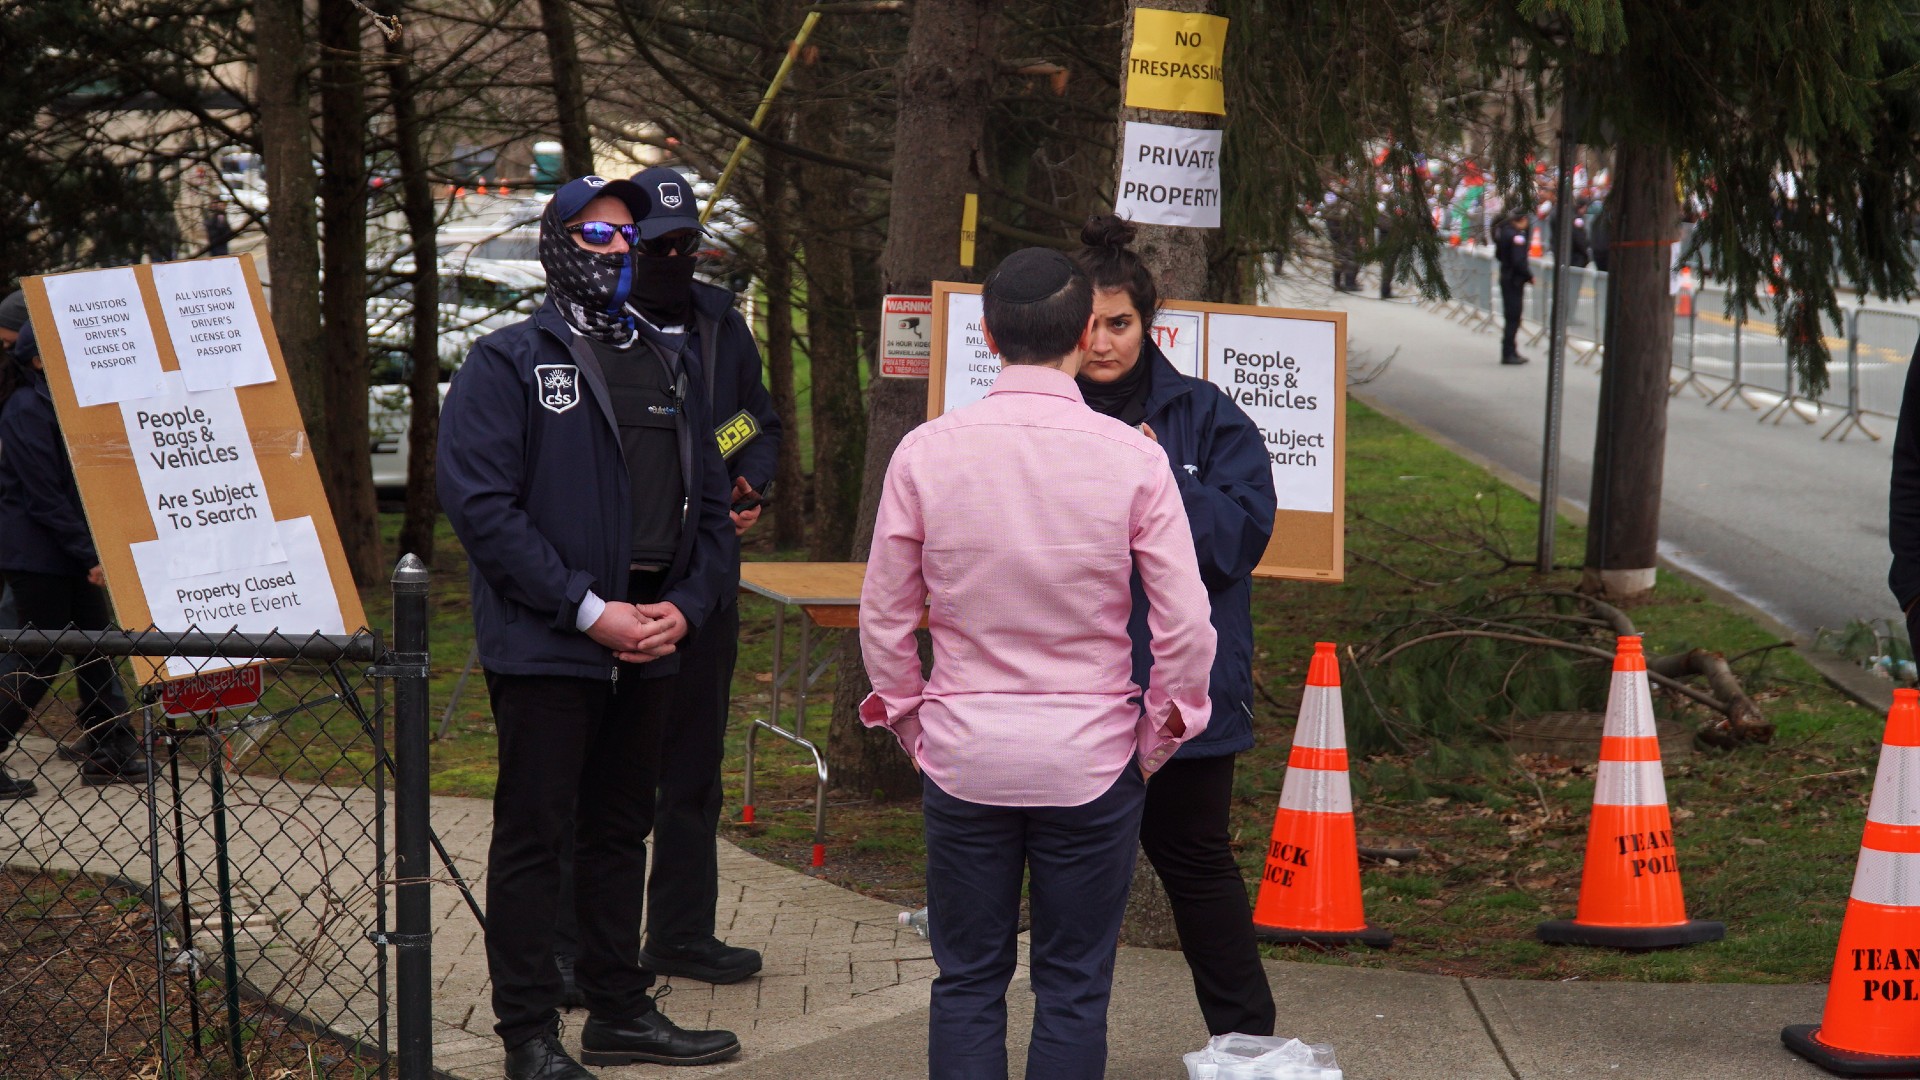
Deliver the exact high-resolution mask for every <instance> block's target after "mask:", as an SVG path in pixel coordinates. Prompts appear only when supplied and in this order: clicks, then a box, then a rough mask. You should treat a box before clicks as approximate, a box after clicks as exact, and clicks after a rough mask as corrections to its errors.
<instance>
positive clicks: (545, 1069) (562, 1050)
mask: <svg viewBox="0 0 1920 1080" xmlns="http://www.w3.org/2000/svg"><path fill="white" fill-rule="evenodd" d="M507 1080H594V1076H593V1074H592V1073H590V1072H588V1071H587V1070H586V1069H584V1068H582V1067H581V1066H580V1063H579V1062H577V1061H575V1060H573V1058H571V1057H569V1056H568V1055H567V1050H566V1047H564V1046H561V1045H560V1039H559V1037H558V1036H555V1035H551V1034H549V1035H541V1036H538V1037H536V1038H533V1039H529V1040H527V1041H526V1042H523V1043H521V1044H520V1045H519V1046H510V1047H508V1048H507Z"/></svg>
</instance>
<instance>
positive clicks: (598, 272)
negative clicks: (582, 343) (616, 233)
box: [540, 212, 634, 345]
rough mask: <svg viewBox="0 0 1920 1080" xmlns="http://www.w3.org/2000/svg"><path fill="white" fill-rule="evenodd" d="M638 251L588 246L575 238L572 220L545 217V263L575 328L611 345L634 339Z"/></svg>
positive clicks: (556, 296)
mask: <svg viewBox="0 0 1920 1080" xmlns="http://www.w3.org/2000/svg"><path fill="white" fill-rule="evenodd" d="M633 263H634V256H633V253H632V252H630V251H629V252H620V253H613V252H597V251H588V250H587V249H585V248H583V247H581V246H580V245H578V244H576V243H574V242H573V237H572V236H571V235H569V234H568V233H567V231H566V223H565V222H562V221H559V220H557V219H556V217H555V215H554V214H553V213H551V212H549V213H548V215H547V216H546V217H545V218H542V219H541V221H540V265H541V266H542V267H543V268H545V270H546V271H547V289H548V291H549V292H551V293H553V298H554V300H555V302H556V303H558V305H559V307H560V313H561V314H562V315H564V316H566V319H567V322H569V323H571V324H572V325H573V328H574V329H575V330H578V331H580V332H581V333H583V334H585V335H587V336H588V337H590V338H595V339H597V340H599V341H604V342H606V343H607V344H609V345H625V344H626V343H627V342H629V341H631V340H633V319H632V317H631V316H629V315H627V314H626V312H625V307H626V304H627V300H628V297H629V294H630V293H631V292H632V291H633V276H634V275H633Z"/></svg>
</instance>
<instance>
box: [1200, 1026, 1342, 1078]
mask: <svg viewBox="0 0 1920 1080" xmlns="http://www.w3.org/2000/svg"><path fill="white" fill-rule="evenodd" d="M1181 1060H1182V1061H1184V1062H1186V1063H1187V1080H1342V1077H1341V1072H1340V1066H1339V1064H1338V1063H1337V1062H1335V1061H1334V1059H1333V1047H1331V1046H1321V1045H1317V1044H1313V1045H1310V1044H1308V1043H1303V1042H1301V1041H1300V1040H1299V1039H1285V1038H1280V1037H1278V1036H1272V1035H1241V1034H1238V1033H1234V1034H1230V1035H1215V1036H1214V1037H1213V1038H1211V1039H1208V1040H1207V1045H1206V1048H1205V1049H1203V1050H1196V1051H1194V1052H1193V1053H1191V1054H1188V1055H1186V1056H1185V1057H1183V1058H1181Z"/></svg>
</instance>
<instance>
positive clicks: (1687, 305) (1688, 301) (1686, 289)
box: [1673, 266, 1693, 319]
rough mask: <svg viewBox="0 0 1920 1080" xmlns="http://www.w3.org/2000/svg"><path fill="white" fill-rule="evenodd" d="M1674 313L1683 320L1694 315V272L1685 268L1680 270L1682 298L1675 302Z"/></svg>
mask: <svg viewBox="0 0 1920 1080" xmlns="http://www.w3.org/2000/svg"><path fill="white" fill-rule="evenodd" d="M1673 313H1674V314H1675V315H1676V316H1678V317H1680V318H1683V319H1684V318H1690V317H1692V315H1693V270H1692V269H1690V268H1688V267H1685V266H1683V267H1681V268H1680V298H1679V300H1677V301H1675V302H1674V305H1673Z"/></svg>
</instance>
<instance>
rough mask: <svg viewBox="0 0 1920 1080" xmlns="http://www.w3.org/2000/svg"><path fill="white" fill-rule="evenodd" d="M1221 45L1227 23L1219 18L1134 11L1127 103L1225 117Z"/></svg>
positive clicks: (1130, 105) (1128, 56) (1128, 64)
mask: <svg viewBox="0 0 1920 1080" xmlns="http://www.w3.org/2000/svg"><path fill="white" fill-rule="evenodd" d="M1226 43H1227V20H1226V19H1224V18H1221V17H1220V16H1218V15H1197V14H1191V13H1189V12H1184V11H1161V10H1159V9H1157V8H1140V9H1138V10H1137V11H1135V12H1134V16H1133V48H1132V50H1131V51H1130V52H1129V53H1128V55H1127V105H1128V106H1129V107H1131V108H1135V109H1161V110H1164V111H1166V112H1194V113H1212V114H1213V115H1215V116H1225V115H1226V114H1227V95H1226V86H1225V83H1224V82H1223V80H1222V75H1221V67H1220V64H1221V58H1222V56H1223V55H1224V53H1225V51H1226Z"/></svg>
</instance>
